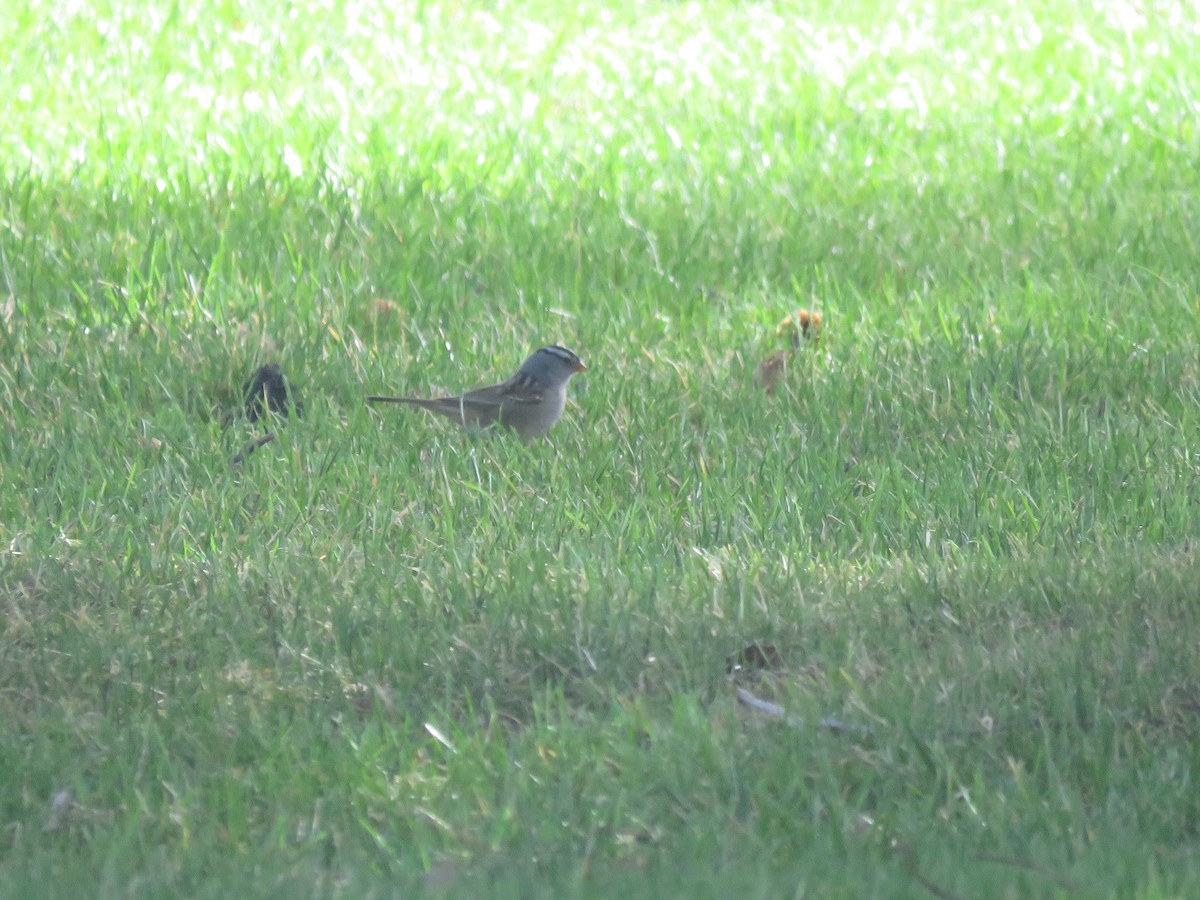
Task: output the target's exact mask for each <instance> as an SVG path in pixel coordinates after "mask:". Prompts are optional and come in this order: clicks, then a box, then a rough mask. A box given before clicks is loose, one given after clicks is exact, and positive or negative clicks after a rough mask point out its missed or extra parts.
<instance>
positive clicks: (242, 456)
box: [232, 431, 275, 467]
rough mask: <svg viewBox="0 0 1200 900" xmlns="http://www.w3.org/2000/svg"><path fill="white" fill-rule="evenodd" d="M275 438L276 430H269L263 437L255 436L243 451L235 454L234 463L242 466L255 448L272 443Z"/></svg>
mask: <svg viewBox="0 0 1200 900" xmlns="http://www.w3.org/2000/svg"><path fill="white" fill-rule="evenodd" d="M273 440H275V432H273V431H268V432H267V433H266V434H264V435H263V436H262V437H259V438H255V439H254V440H252V441H251V442H250V443H249V444H247V445H246V449H245V450H243V451H241V452H240V453H238V455H237V456H235V457H234V458H233V463H232V465H233V466H235V467H236V466H240V465H241V464H242V463H244V462H245V461H246V457H248V456H249V455H250V454H251V453H253V452H254V451H255V450H257V449H258V448H259V447H265V446H266V445H267V444H269V443H271V441H273Z"/></svg>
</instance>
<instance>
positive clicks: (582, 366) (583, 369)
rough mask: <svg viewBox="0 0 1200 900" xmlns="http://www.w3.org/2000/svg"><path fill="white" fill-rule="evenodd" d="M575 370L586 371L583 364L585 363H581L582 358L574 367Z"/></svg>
mask: <svg viewBox="0 0 1200 900" xmlns="http://www.w3.org/2000/svg"><path fill="white" fill-rule="evenodd" d="M575 371H576V372H586V371H587V366H585V365H584V364H583V360H582V359H581V360H580V361H579V365H577V366H576V367H575Z"/></svg>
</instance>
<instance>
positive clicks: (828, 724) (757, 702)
mask: <svg viewBox="0 0 1200 900" xmlns="http://www.w3.org/2000/svg"><path fill="white" fill-rule="evenodd" d="M733 692H734V694H735V695H736V696H737V699H738V702H739V703H743V704H745V705H746V706H748V707H750V708H751V709H753V710H755V711H756V712H760V713H762V714H763V715H767V716H771V717H772V718H774V719H783V720H784V721H785V722H787V723H788V724H789V725H797V726H803V725H804V722H803V721H802V720H800V719H797V718H795V717H794V716H789V715H788V713H787V710H786V709H784V708H783V707H782V706H780V705H779V704H778V703H771V702H769V701H767V700H763V699H761V698H760V697H756V696H754V695H753V694H752V693H750V692H749V691H748V690H746V689H745V688H740V687H735V688H734V689H733ZM817 727H818V728H823V729H825V730H826V731H832V732H834V733H835V734H852V735H857V736H858V737H870V735H871V734H872V730H871V729H870V728H869V727H864V726H862V725H850V724H848V723H846V722H843V721H842V720H841V719H835V718H833V717H832V716H823V717H822V718H821V719H820V721H818V722H817Z"/></svg>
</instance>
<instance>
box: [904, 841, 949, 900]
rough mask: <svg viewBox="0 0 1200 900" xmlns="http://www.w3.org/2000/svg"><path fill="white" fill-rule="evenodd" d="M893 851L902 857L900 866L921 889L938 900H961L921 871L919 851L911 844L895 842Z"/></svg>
mask: <svg viewBox="0 0 1200 900" xmlns="http://www.w3.org/2000/svg"><path fill="white" fill-rule="evenodd" d="M892 849H893V850H894V851H895V852H896V854H897V855H898V856H899V857H900V865H901V866H902V867H903V868H904V871H906V872H907V873H908V874H909V875H910V876H911V877H912V878H913V880H915V881H916V882H917V884H919V885H921V887H923V888H925V890H927V891H929V893H931V894H933V896H935V897H937V898H938V900H961V898H960V897H959V895H958V894H956V893H954V892H953V891H950V890H948V889H946V888H944V887H942V886H941V885H939V884H937V883H936V882H934V881H932V880H931V879H930V878H928V877H927V876H926V875H925V874H924V873H923V872H922V871H921V868H920V866H919V865H917V851H916V850H915V849H913V847H912V845H911V844H909V843H907V842H905V841H894V842H893V843H892Z"/></svg>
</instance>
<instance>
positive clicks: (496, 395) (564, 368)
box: [367, 344, 587, 440]
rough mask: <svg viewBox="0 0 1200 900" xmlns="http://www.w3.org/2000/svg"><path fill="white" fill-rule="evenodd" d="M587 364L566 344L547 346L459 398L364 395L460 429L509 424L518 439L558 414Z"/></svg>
mask: <svg viewBox="0 0 1200 900" xmlns="http://www.w3.org/2000/svg"><path fill="white" fill-rule="evenodd" d="M586 371H587V366H585V365H584V364H583V361H582V360H580V358H579V357H578V356H576V355H575V353H574V352H573V351H571V350H568V349H567V348H566V347H563V346H560V345H558V344H551V345H549V346H547V347H542V348H541V349H540V350H536V351H534V352H533V354H531V355H530V357H529V358H528V359H526V360H525V362H523V363H522V364H521V368H520V369H518V370H517V374H516V375H514V376H513V377H512V378H510V379H508V380H507V381H502V382H500V384H494V385H491V386H489V387H481V388H476V389H475V390H473V391H467V392H466V393H465V394H461V395H460V396H457V397H435V398H432V399H424V398H421V397H381V396H370V397H367V401H368V402H369V403H405V404H408V405H409V406H419V407H421V409H427V410H429V411H430V412H435V413H439V414H440V415H443V416H445V417H446V418H447V419H451V420H453V421H455V422H458V423H459V424H460V425H462V426H463V427H464V428H479V429H486V428H494V427H497V426H499V427H500V428H507V429H511V430H512V431H515V432H516V433H517V434H518V435H519V436H520V437H521V438H523V439H525V440H530V439H532V438H536V437H541V436H542V435H544V434H545V433H546V432H548V431H549V430H550V429H551V428H553V427H554V424H555V423H556V422H557V421H558V420H559V419H560V418H561V417H562V413H563V407H564V406H565V405H566V402H567V382H568V381H570V380H571V376H572V375H574V374H576V373H577V372H586Z"/></svg>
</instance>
